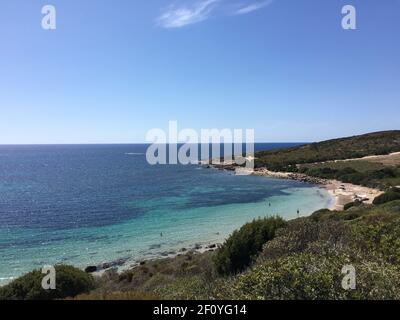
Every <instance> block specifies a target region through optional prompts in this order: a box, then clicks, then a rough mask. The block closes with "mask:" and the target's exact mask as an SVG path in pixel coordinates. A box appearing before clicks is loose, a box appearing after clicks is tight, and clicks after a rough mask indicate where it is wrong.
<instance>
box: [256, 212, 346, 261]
mask: <svg viewBox="0 0 400 320" xmlns="http://www.w3.org/2000/svg"><path fill="white" fill-rule="evenodd" d="M321 241H323V242H324V243H326V244H327V245H329V247H330V248H339V249H340V248H342V247H343V246H345V245H347V244H348V243H349V242H350V241H351V240H350V230H349V229H348V227H347V226H346V225H345V224H344V223H342V222H341V221H334V220H326V221H320V222H314V221H312V220H310V219H307V218H305V219H297V220H293V221H290V222H289V223H288V225H287V227H286V228H285V229H280V230H278V231H277V233H276V235H275V238H274V239H272V240H271V241H268V242H267V243H266V244H265V245H264V248H263V251H262V252H261V253H260V255H259V258H258V259H257V262H259V263H262V262H263V261H266V260H272V259H278V258H281V257H284V256H289V255H292V254H296V253H301V252H304V251H306V250H309V249H310V248H311V247H312V246H313V245H314V243H316V242H321Z"/></svg>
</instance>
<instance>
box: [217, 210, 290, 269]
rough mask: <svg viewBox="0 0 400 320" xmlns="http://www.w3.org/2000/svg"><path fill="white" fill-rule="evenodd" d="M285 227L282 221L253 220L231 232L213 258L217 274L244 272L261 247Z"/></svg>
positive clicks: (271, 219)
mask: <svg viewBox="0 0 400 320" xmlns="http://www.w3.org/2000/svg"><path fill="white" fill-rule="evenodd" d="M285 225H286V222H285V221H284V220H283V219H281V218H279V217H272V218H265V219H259V220H254V221H253V222H251V223H247V224H245V225H244V226H243V227H241V228H240V229H239V230H237V231H235V232H233V234H232V235H231V236H230V237H229V238H228V240H226V241H225V243H224V244H223V246H222V247H221V248H220V249H219V250H218V251H217V254H216V256H215V259H214V262H215V265H216V269H217V271H218V273H220V274H232V273H236V272H239V271H242V270H244V269H245V268H246V267H248V266H249V265H250V263H251V262H252V260H253V259H254V258H256V257H257V255H258V254H259V252H260V251H261V249H262V247H263V245H264V244H265V243H266V242H267V241H269V240H271V239H273V238H274V236H275V232H276V231H277V230H278V229H279V228H282V227H284V226H285Z"/></svg>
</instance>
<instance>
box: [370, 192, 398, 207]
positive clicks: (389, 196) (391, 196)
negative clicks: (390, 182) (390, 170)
mask: <svg viewBox="0 0 400 320" xmlns="http://www.w3.org/2000/svg"><path fill="white" fill-rule="evenodd" d="M394 200H400V189H398V188H392V189H390V190H388V191H386V192H385V193H384V194H381V195H380V196H378V197H376V198H375V199H374V204H383V203H387V202H390V201H394Z"/></svg>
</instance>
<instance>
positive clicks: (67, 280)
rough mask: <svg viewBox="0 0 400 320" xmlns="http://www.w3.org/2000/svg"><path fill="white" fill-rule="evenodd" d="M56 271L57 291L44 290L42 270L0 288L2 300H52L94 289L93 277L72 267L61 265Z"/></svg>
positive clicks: (0, 298)
mask: <svg viewBox="0 0 400 320" xmlns="http://www.w3.org/2000/svg"><path fill="white" fill-rule="evenodd" d="M55 269H56V289H55V290H44V289H43V288H42V279H43V277H44V276H45V275H44V274H42V272H41V270H34V271H32V272H29V273H27V274H25V275H23V276H21V277H19V278H17V279H15V280H14V281H12V282H11V283H9V284H8V285H6V286H4V287H1V288H0V300H52V299H63V298H67V297H74V296H76V295H78V294H81V293H87V292H89V291H90V290H91V289H93V288H94V279H93V277H92V276H91V275H89V274H87V273H85V272H84V271H82V270H80V269H77V268H74V267H72V266H66V265H59V266H56V267H55Z"/></svg>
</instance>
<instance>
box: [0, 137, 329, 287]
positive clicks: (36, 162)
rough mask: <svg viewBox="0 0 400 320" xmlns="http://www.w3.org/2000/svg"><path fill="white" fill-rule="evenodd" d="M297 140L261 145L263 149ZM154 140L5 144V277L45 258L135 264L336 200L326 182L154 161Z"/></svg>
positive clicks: (0, 182)
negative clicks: (149, 153) (150, 148)
mask: <svg viewBox="0 0 400 320" xmlns="http://www.w3.org/2000/svg"><path fill="white" fill-rule="evenodd" d="M292 145H295V144H256V146H255V149H256V151H257V150H269V149H274V148H282V147H288V146H292ZM146 148H147V146H146V145H49V146H44V145H43V146H39V145H37V146H0V259H1V263H0V285H1V284H5V283H7V282H9V281H10V280H11V279H13V278H15V277H17V276H20V275H21V274H23V273H26V272H29V271H31V270H32V269H35V268H41V267H43V266H44V265H54V264H60V263H62V264H71V265H75V266H77V267H81V268H85V267H86V266H89V265H99V264H102V263H104V262H106V263H111V264H114V265H118V266H120V267H122V268H123V267H124V266H125V267H127V266H130V265H132V264H135V263H137V262H138V261H141V260H142V259H147V258H153V257H161V256H168V255H172V254H175V253H176V252H178V251H180V250H181V249H182V248H186V249H189V248H193V247H198V246H204V245H208V244H214V243H218V242H222V241H223V240H224V239H225V238H226V237H227V236H228V235H229V234H230V233H232V231H233V230H235V229H237V228H238V227H240V226H241V225H243V224H244V223H246V222H249V221H251V220H252V219H254V218H258V217H264V216H271V215H280V216H282V217H284V218H286V219H291V218H295V217H296V216H297V210H300V214H301V215H308V214H311V213H312V212H314V211H315V210H318V209H321V208H326V207H328V206H329V205H330V204H331V201H332V199H331V197H330V196H329V194H328V193H327V192H326V191H325V190H323V189H320V188H318V187H316V186H313V185H309V184H305V183H301V182H297V181H290V180H279V179H272V178H265V177H256V176H235V175H234V174H232V173H230V172H225V171H220V170H216V169H206V168H203V167H200V166H197V165H186V166H185V165H159V166H151V165H149V164H148V163H147V162H146V156H145V152H146Z"/></svg>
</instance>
